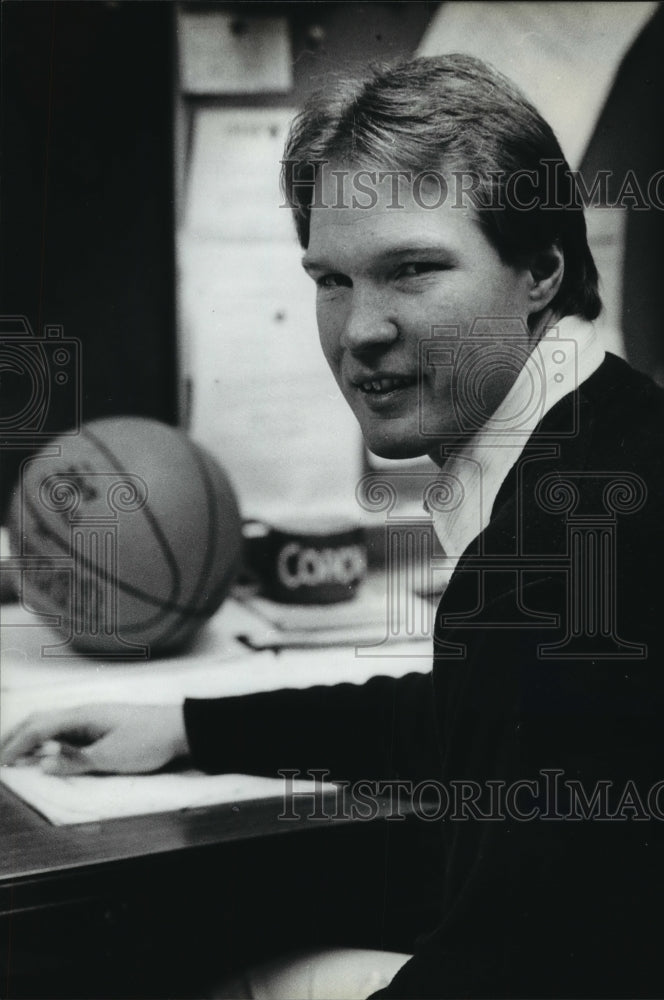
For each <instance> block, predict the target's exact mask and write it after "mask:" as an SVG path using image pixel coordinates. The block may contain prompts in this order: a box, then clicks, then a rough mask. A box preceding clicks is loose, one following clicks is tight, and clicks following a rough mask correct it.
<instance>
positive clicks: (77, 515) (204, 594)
mask: <svg viewBox="0 0 664 1000" xmlns="http://www.w3.org/2000/svg"><path fill="white" fill-rule="evenodd" d="M9 530H10V545H11V549H12V552H13V554H14V555H15V556H19V557H21V558H22V559H23V562H24V568H23V570H22V572H21V578H22V580H21V595H22V600H23V603H24V604H25V605H26V606H27V607H28V608H30V609H31V610H34V611H36V612H39V613H42V614H47V615H52V616H54V620H53V622H52V624H54V626H55V627H56V628H57V629H58V630H59V632H60V633H61V634H62V635H63V636H64V639H65V644H64V646H63V655H66V649H67V648H69V647H73V648H74V649H75V650H80V651H82V652H85V653H94V654H99V655H103V656H104V657H109V656H110V657H119V658H124V657H129V658H131V657H140V658H145V657H147V656H149V655H150V654H151V653H154V652H156V651H164V650H172V649H176V648H178V647H180V646H183V645H185V644H186V643H187V642H188V641H190V640H191V639H192V637H193V636H194V634H195V633H196V632H197V631H198V630H199V629H200V627H201V626H202V625H203V624H204V623H205V621H206V620H207V619H208V618H209V617H210V616H211V615H212V614H213V613H214V612H215V611H216V610H217V608H219V606H220V605H221V603H222V601H223V600H224V598H225V597H226V595H227V593H228V590H229V587H230V585H231V583H232V581H233V578H234V575H235V572H236V570H237V568H238V565H239V561H240V556H241V550H242V530H241V520H240V512H239V509H238V503H237V500H236V497H235V493H234V491H233V488H232V486H231V483H230V481H229V479H228V476H227V475H226V473H225V472H224V470H223V469H222V468H221V466H220V465H219V463H218V462H217V461H216V460H215V459H214V458H212V456H211V455H209V454H208V453H207V452H206V451H204V450H203V449H202V448H201V447H199V446H198V445H196V444H194V443H193V442H192V441H191V440H189V438H188V437H187V436H186V435H185V434H184V433H183V432H182V431H180V430H176V429H175V428H173V427H168V426H166V425H165V424H162V423H159V422H158V421H156V420H149V419H145V418H140V417H112V418H106V419H101V420H95V421H91V422H90V423H87V424H83V425H82V426H81V428H80V431H79V432H78V433H77V434H75V435H70V434H67V435H64V434H63V435H61V436H60V437H58V438H55V439H54V440H53V441H52V442H50V443H49V444H47V445H46V446H45V447H44V448H42V449H41V451H40V452H38V453H37V454H36V455H35V456H33V457H32V458H30V459H29V460H28V461H26V462H25V463H24V464H23V467H22V471H21V475H20V478H19V480H18V482H17V484H16V493H15V496H14V498H13V503H12V508H11V513H10V521H9Z"/></svg>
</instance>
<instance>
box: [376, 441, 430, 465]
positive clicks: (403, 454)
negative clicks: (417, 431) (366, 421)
mask: <svg viewBox="0 0 664 1000" xmlns="http://www.w3.org/2000/svg"><path fill="white" fill-rule="evenodd" d="M365 443H366V446H367V448H368V449H369V451H370V452H371V454H372V455H376V456H377V457H378V458H391V459H394V460H395V461H396V460H398V459H404V458H421V457H422V455H426V454H427V452H428V450H429V449H428V448H427V446H426V445H425V444H424V443H423V442H418V443H415V442H411V441H365Z"/></svg>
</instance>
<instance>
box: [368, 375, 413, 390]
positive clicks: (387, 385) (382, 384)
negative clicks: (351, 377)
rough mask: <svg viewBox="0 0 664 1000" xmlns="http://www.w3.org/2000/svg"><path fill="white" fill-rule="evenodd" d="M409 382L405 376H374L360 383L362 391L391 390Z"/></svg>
mask: <svg viewBox="0 0 664 1000" xmlns="http://www.w3.org/2000/svg"><path fill="white" fill-rule="evenodd" d="M408 384H409V381H408V379H406V378H376V379H371V380H370V381H367V382H362V383H361V388H362V390H363V391H364V392H391V391H392V390H393V389H400V388H402V387H403V386H406V385H408Z"/></svg>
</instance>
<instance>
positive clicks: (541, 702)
mask: <svg viewBox="0 0 664 1000" xmlns="http://www.w3.org/2000/svg"><path fill="white" fill-rule="evenodd" d="M663 430H664V392H662V391H661V390H659V389H657V388H656V387H655V386H654V385H653V384H652V383H651V382H650V381H649V380H648V379H647V378H645V377H644V376H641V375H638V374H637V373H635V372H633V371H632V370H631V369H630V368H629V367H628V366H627V365H626V364H625V363H624V362H622V361H620V360H619V359H617V358H615V357H612V356H607V359H606V360H605V361H604V363H603V364H602V366H601V367H600V368H599V369H598V370H597V371H596V372H595V374H594V375H592V376H591V377H590V378H589V379H588V380H587V381H586V382H585V383H584V384H583V385H582V386H581V388H580V390H578V391H577V392H575V393H573V394H571V395H569V396H567V397H565V398H564V399H563V400H561V401H560V402H559V403H558V404H557V405H556V406H554V407H553V409H552V410H551V411H550V412H549V413H548V414H547V415H546V417H545V418H544V420H543V421H542V423H541V424H540V425H539V427H538V428H537V429H536V431H535V432H534V434H533V436H532V437H531V439H530V441H529V443H528V446H527V447H526V449H525V450H524V453H523V455H522V456H521V458H520V460H519V461H518V462H517V464H516V466H515V467H514V468H513V469H512V470H511V472H510V474H509V475H508V477H507V479H506V481H505V483H504V484H503V486H502V487H501V489H500V491H499V494H498V497H497V498H496V501H495V504H494V508H493V511H492V516H491V520H490V523H489V525H488V527H487V529H486V530H485V531H484V532H483V533H482V534H481V535H480V536H479V538H478V539H476V540H475V542H474V543H473V544H472V545H471V546H470V547H469V549H468V550H467V551H466V553H465V554H464V556H463V557H462V559H461V560H460V562H459V564H458V566H457V569H456V570H455V573H454V575H453V578H452V581H451V582H450V585H449V586H448V588H447V591H446V593H445V595H444V597H443V599H442V601H441V603H440V606H439V609H438V614H437V620H436V631H435V639H434V665H433V673H432V674H430V675H420V674H410V675H407V676H406V677H403V678H400V679H391V678H385V677H377V678H374V679H373V680H371V681H369V682H368V683H366V684H363V685H352V684H341V685H336V686H331V687H320V686H319V687H314V688H309V689H306V690H303V691H292V690H283V691H278V692H271V693H266V694H257V695H250V696H246V697H242V698H229V699H221V700H214V701H188V702H187V703H186V706H185V719H186V723H187V731H188V736H189V740H190V745H191V748H192V752H193V754H194V758H195V761H196V763H197V764H198V765H199V766H200V767H202V768H204V769H206V770H211V771H229V772H232V771H239V772H245V773H257V774H275V773H276V772H277V771H278V770H279V769H284V768H297V769H300V770H303V771H304V770H306V769H307V768H321V769H326V770H328V771H330V772H331V775H332V777H333V778H338V779H344V780H351V781H352V780H354V779H356V778H365V779H371V778H375V779H383V778H394V777H400V778H407V779H410V780H412V781H414V782H417V781H421V780H423V779H426V780H433V781H437V782H442V784H443V785H444V786H445V787H446V788H447V789H453V788H454V787H455V783H459V782H466V785H465V786H464V787H465V790H466V792H468V790H469V789H473V788H476V789H477V797H476V801H475V802H474V803H473V805H471V806H467V807H466V808H465V811H462V812H463V816H465V818H463V816H462V815H457V816H455V815H454V814H453V813H452V812H451V813H450V814H448V816H447V818H446V820H445V822H444V824H443V829H444V840H445V845H444V851H445V865H444V870H445V877H444V885H443V888H442V898H441V913H442V918H441V921H440V924H439V926H438V927H436V928H435V929H434V930H433V931H432V933H431V934H430V935H429V937H428V938H427V939H426V940H425V941H424V942H423V943H422V945H421V947H420V948H419V949H418V950H417V952H416V954H415V956H414V957H413V959H412V960H411V961H409V962H408V963H407V964H406V965H405V966H404V967H403V969H402V970H401V971H400V972H399V973H398V974H397V976H396V977H395V979H394V981H393V982H392V984H391V985H390V986H388V987H387V988H386V989H384V990H382V991H381V992H380V993H378V994H376V996H380V997H414V998H424V997H497V996H504V997H526V996H533V997H535V996H541V997H545V996H551V997H622V996H634V997H646V996H647V997H658V996H662V995H664V966H663V965H662V963H661V961H660V957H659V955H660V950H661V949H660V928H659V909H660V905H661V904H660V900H661V898H662V895H663V893H664V787H663V789H662V794H661V795H660V796H659V797H658V796H657V795H656V794H655V793H650V801H648V793H649V792H650V789H651V788H653V786H656V783H657V782H658V781H660V780H661V779H663V778H664V671H663V669H662V668H663V666H664V656H663V655H662V654H664V638H663V636H662V630H661V628H660V621H659V619H660V616H661V615H662V614H664V602H663V601H662V600H661V595H662V591H663V589H664V588H663V586H662V573H663V571H664V510H663V508H664V449H663V448H662V431H663ZM589 567H590V568H589ZM543 772H544V773H543ZM554 772H558V775H557V778H556V777H555V776H554ZM556 781H557V783H558V791H559V797H558V800H557V802H554V801H553V798H552V794H553V792H552V790H553V787H554V784H555V782H556ZM470 782H474V783H475V784H474V785H471V784H470ZM525 782H531V783H532V782H535V783H536V784H525ZM569 782H577V784H576V785H575V786H574V785H573V786H572V788H573V792H572V793H570V786H569V784H568V783H569ZM598 782H599V783H600V784H598ZM491 783H493V784H491ZM520 783H521V784H520ZM456 788H457V789H458V788H459V786H458V784H457V785H456ZM595 792H597V793H598V795H599V798H597V799H596V800H595V803H594V805H593V794H594V793H595ZM492 795H493V798H491V796H492ZM574 796H576V798H575V797H574ZM584 808H585V811H586V813H587V814H589V815H590V817H593V816H594V817H595V818H584ZM658 813H659V818H657V815H658ZM489 815H490V816H492V818H483V817H487V816H489ZM501 816H502V818H501ZM565 817H567V818H565ZM602 817H603V818H602ZM607 817H609V818H607ZM423 877H426V874H425V873H424V874H423Z"/></svg>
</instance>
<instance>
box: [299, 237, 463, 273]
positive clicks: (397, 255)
mask: <svg viewBox="0 0 664 1000" xmlns="http://www.w3.org/2000/svg"><path fill="white" fill-rule="evenodd" d="M417 255H420V256H421V255H426V256H430V257H437V258H446V259H451V258H452V257H453V256H454V251H453V250H452V248H451V247H450V246H448V245H447V244H446V243H433V242H431V241H430V240H426V241H424V240H423V241H421V242H418V241H414V242H412V241H411V242H409V243H407V244H403V245H401V244H400V245H399V246H392V247H385V248H384V249H382V250H380V249H379V250H376V252H375V253H374V254H373V255H372V257H371V258H370V260H369V264H375V263H378V264H382V263H385V262H387V263H389V262H390V261H394V260H400V259H402V258H403V257H413V256H417ZM302 267H303V268H304V270H305V271H329V270H335V266H334V265H332V264H328V263H326V262H325V261H324V260H320V261H319V260H316V259H315V258H314V257H309V256H308V255H307V254H306V253H305V254H304V256H303V257H302Z"/></svg>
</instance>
